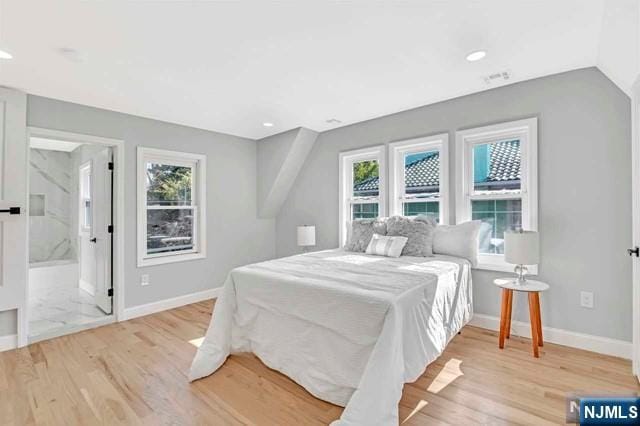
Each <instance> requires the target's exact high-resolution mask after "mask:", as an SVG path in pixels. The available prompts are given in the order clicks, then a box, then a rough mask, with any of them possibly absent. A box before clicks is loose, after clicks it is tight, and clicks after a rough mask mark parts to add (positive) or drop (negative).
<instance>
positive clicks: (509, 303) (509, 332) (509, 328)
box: [504, 290, 513, 339]
mask: <svg viewBox="0 0 640 426" xmlns="http://www.w3.org/2000/svg"><path fill="white" fill-rule="evenodd" d="M507 291H508V292H509V298H508V299H507V319H506V321H507V328H506V331H505V333H504V337H506V338H507V339H508V338H509V337H511V306H512V305H513V290H507Z"/></svg>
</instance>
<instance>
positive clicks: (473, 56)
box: [467, 50, 487, 62]
mask: <svg viewBox="0 0 640 426" xmlns="http://www.w3.org/2000/svg"><path fill="white" fill-rule="evenodd" d="M485 56H487V52H486V51H484V50H476V51H475V52H471V53H469V54H468V55H467V61H469V62H475V61H479V60H480V59H482V58H484V57H485Z"/></svg>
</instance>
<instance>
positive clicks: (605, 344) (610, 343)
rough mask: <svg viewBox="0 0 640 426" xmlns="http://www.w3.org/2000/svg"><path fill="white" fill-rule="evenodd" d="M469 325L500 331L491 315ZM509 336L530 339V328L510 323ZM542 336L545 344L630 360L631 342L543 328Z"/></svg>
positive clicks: (518, 322)
mask: <svg viewBox="0 0 640 426" xmlns="http://www.w3.org/2000/svg"><path fill="white" fill-rule="evenodd" d="M469 325H473V326H476V327H480V328H486V329H488V330H493V331H498V330H499V329H500V318H498V317H494V316H491V315H484V314H474V315H473V318H471V321H470V322H469ZM511 334H513V335H515V336H521V337H528V338H531V326H530V324H529V323H528V322H521V321H512V322H511ZM542 334H543V339H544V341H545V342H549V343H555V344H558V345H564V346H570V347H572V348H578V349H584V350H587V351H591V352H597V353H600V354H605V355H612V356H617V357H620V358H625V359H632V354H633V345H632V344H631V342H626V341H624V340H616V339H610V338H608V337H601V336H594V335H591V334H584V333H578V332H575V331H568V330H562V329H559V328H552V327H544V326H543V327H542Z"/></svg>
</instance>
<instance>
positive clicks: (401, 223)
mask: <svg viewBox="0 0 640 426" xmlns="http://www.w3.org/2000/svg"><path fill="white" fill-rule="evenodd" d="M434 229H435V226H433V224H432V223H430V222H428V221H424V220H414V219H411V218H408V217H402V216H393V217H390V218H389V219H388V220H387V235H392V236H394V235H400V236H402V237H407V243H406V244H405V246H404V248H403V249H402V255H403V256H421V257H426V256H433V232H434Z"/></svg>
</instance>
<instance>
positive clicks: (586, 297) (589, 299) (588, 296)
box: [580, 291, 593, 309]
mask: <svg viewBox="0 0 640 426" xmlns="http://www.w3.org/2000/svg"><path fill="white" fill-rule="evenodd" d="M580 306H582V307H583V308H590V309H593V293H592V292H590V291H581V292H580Z"/></svg>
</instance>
